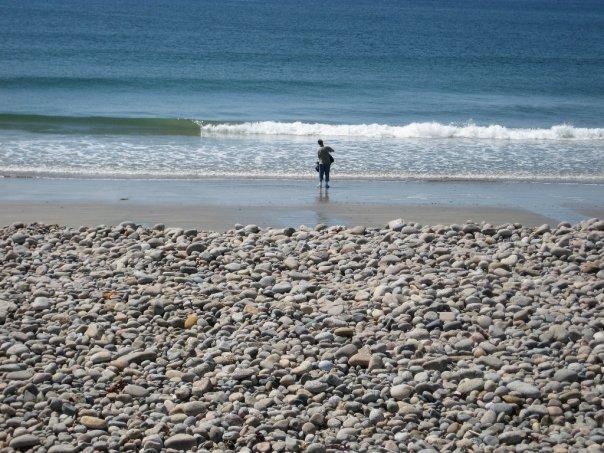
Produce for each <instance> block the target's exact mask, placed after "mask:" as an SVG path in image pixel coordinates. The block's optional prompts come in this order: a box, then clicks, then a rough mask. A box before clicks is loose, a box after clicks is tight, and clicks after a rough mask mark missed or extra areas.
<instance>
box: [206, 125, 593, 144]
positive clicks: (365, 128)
mask: <svg viewBox="0 0 604 453" xmlns="http://www.w3.org/2000/svg"><path fill="white" fill-rule="evenodd" d="M198 124H199V127H200V130H201V134H202V135H204V134H232V135H297V136H320V137H358V138H400V139H404V138H440V139H444V138H464V139H483V140H604V128H580V127H573V126H571V125H567V124H560V125H556V126H552V127H550V128H549V129H523V128H508V127H505V126H500V125H496V124H495V125H490V126H477V125H475V124H466V125H463V126H455V125H447V124H441V123H436V122H431V123H410V124H407V125H404V126H390V125H386V124H354V125H353V124H341V125H334V124H321V123H302V122H298V121H296V122H292V123H285V122H275V121H259V122H249V123H211V122H203V121H200V122H198Z"/></svg>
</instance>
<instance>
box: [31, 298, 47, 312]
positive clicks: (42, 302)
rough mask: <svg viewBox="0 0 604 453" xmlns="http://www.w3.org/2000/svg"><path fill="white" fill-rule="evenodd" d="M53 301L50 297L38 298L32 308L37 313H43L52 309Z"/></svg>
mask: <svg viewBox="0 0 604 453" xmlns="http://www.w3.org/2000/svg"><path fill="white" fill-rule="evenodd" d="M50 306H51V300H50V299H49V298H48V297H36V298H35V299H34V301H33V302H32V304H31V308H32V309H34V310H36V311H42V310H46V309H48V308H50Z"/></svg>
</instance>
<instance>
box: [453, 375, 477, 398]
mask: <svg viewBox="0 0 604 453" xmlns="http://www.w3.org/2000/svg"><path fill="white" fill-rule="evenodd" d="M483 387H484V380H482V379H481V378H475V379H464V380H462V381H461V382H460V383H459V385H458V386H457V391H458V392H459V393H461V394H462V395H467V394H468V393H471V392H473V391H475V390H482V388H483Z"/></svg>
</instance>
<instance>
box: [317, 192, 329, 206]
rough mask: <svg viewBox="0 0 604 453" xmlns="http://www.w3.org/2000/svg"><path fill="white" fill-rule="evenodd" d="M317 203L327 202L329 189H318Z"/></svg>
mask: <svg viewBox="0 0 604 453" xmlns="http://www.w3.org/2000/svg"><path fill="white" fill-rule="evenodd" d="M317 203H329V190H327V189H325V190H323V189H320V190H319V196H318V197H317Z"/></svg>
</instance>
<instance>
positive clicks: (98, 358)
mask: <svg viewBox="0 0 604 453" xmlns="http://www.w3.org/2000/svg"><path fill="white" fill-rule="evenodd" d="M110 360H111V353H110V352H109V351H107V350H105V349H103V350H102V351H99V352H95V353H94V354H92V355H91V356H90V362H91V363H93V364H95V365H96V364H99V363H105V362H109V361H110Z"/></svg>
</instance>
